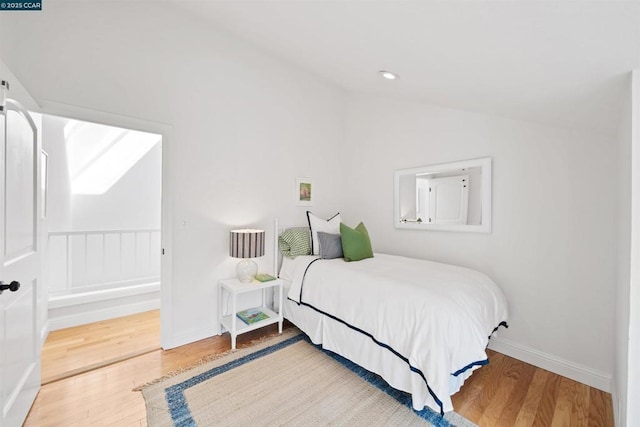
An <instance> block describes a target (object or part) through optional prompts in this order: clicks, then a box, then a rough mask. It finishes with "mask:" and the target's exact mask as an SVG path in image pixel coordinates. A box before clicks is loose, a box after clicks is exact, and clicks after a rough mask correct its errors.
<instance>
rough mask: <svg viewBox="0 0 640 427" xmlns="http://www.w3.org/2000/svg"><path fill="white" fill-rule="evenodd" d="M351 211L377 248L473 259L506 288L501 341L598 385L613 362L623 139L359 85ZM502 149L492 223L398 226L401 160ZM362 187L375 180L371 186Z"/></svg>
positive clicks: (351, 134) (352, 104)
mask: <svg viewBox="0 0 640 427" xmlns="http://www.w3.org/2000/svg"><path fill="white" fill-rule="evenodd" d="M348 105H349V106H348V113H347V123H348V132H347V142H346V148H345V153H346V155H347V156H348V157H349V158H351V159H352V161H353V164H352V166H351V167H350V168H349V169H350V173H349V175H348V177H347V180H346V182H347V186H346V188H345V190H346V191H347V192H348V193H350V194H357V195H358V196H357V197H353V198H350V199H348V201H347V202H346V205H345V208H344V209H343V211H344V213H345V214H344V216H343V217H344V218H345V220H346V222H347V223H349V224H356V223H357V222H358V221H360V220H363V221H364V222H365V224H366V225H367V228H368V229H369V231H370V234H371V239H372V243H373V246H374V250H375V251H379V252H390V253H398V254H402V255H408V256H413V257H418V258H427V259H433V260H438V261H443V262H448V263H452V264H457V265H462V266H467V267H472V268H476V269H478V270H480V271H483V272H485V273H487V274H488V275H489V276H490V277H492V278H493V279H494V280H495V281H496V282H497V283H498V284H499V285H500V286H501V288H502V289H503V290H504V292H505V294H506V296H507V299H508V301H509V304H510V319H509V324H510V328H509V329H508V330H504V331H501V332H500V338H499V340H496V341H495V342H494V343H493V344H494V345H495V344H497V343H501V350H502V351H504V352H507V353H511V354H512V355H516V356H518V357H519V358H522V359H525V360H527V361H530V362H531V363H535V364H537V365H544V366H543V367H546V368H547V369H553V370H555V371H556V372H561V373H563V374H564V375H568V376H571V377H573V378H576V379H579V380H581V381H583V382H588V383H590V384H592V385H595V386H597V387H600V388H604V389H609V387H610V384H609V383H610V379H611V375H612V371H613V351H612V346H613V331H614V319H613V318H614V302H615V297H614V292H613V290H614V288H615V285H614V283H615V278H616V259H615V252H616V245H617V240H616V227H617V226H616V222H617V207H616V202H617V191H616V190H615V186H616V185H617V183H618V180H617V169H616V167H617V156H616V151H617V150H616V144H615V138H614V137H609V136H603V135H597V134H594V133H580V132H574V131H569V130H565V129H561V128H555V127H549V126H543V125H538V124H534V123H528V122H521V121H515V120H508V119H503V118H500V117H492V116H487V115H481V114H474V113H468V112H463V111H457V110H450V109H444V108H437V107H433V106H428V105H421V104H415V103H410V102H401V101H394V100H391V99H384V98H376V97H366V96H356V95H354V96H352V97H350V100H349V104H348ZM484 156H490V157H492V158H493V206H492V207H493V232H492V233H491V234H479V233H466V234H465V233H459V232H438V231H414V230H396V229H394V227H393V172H394V170H395V169H400V168H409V167H417V166H421V165H428V164H437V163H443V162H448V161H455V160H464V159H470V158H477V157H484ZM364 189H370V191H366V190H364Z"/></svg>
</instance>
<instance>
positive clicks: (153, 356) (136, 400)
mask: <svg viewBox="0 0 640 427" xmlns="http://www.w3.org/2000/svg"><path fill="white" fill-rule="evenodd" d="M115 321H116V320H114V322H115ZM117 321H120V322H121V321H123V320H122V319H120V320H117ZM125 321H126V320H125ZM158 328H159V326H158ZM108 330H111V331H112V332H113V334H114V336H112V337H110V339H112V340H115V342H118V338H116V335H117V331H118V328H115V327H114V328H111V329H108ZM122 331H123V333H124V334H125V335H126V336H131V335H132V334H135V333H134V332H131V331H126V330H125V329H122ZM275 333H277V326H276V325H272V326H270V327H267V328H263V329H260V330H257V331H253V332H251V333H248V334H243V335H240V336H239V337H238V347H244V346H247V345H249V344H250V342H251V341H252V340H254V339H257V338H260V337H262V336H264V335H266V334H275ZM94 338H95V341H97V342H98V345H99V346H101V347H100V348H101V350H100V352H102V353H104V354H103V355H102V356H103V358H104V359H105V360H109V359H110V357H112V355H110V354H108V353H109V346H102V343H101V340H100V339H98V338H97V337H94ZM91 340H92V338H91V337H87V342H89V341H91ZM133 341H135V340H133ZM230 345H231V344H230V338H229V335H228V334H225V335H222V336H215V337H212V338H207V339H205V340H202V341H198V342H195V343H192V344H189V345H186V346H183V347H179V348H176V349H172V350H168V351H162V350H154V351H151V352H147V353H145V354H142V355H140V356H137V357H132V358H128V359H126V360H123V361H121V362H117V363H112V364H110V365H108V366H105V367H102V368H97V369H93V370H91V371H89V372H85V373H81V374H76V375H73V376H71V377H68V378H64V379H61V380H58V381H54V382H51V383H49V384H46V385H44V386H43V387H42V389H41V391H40V394H39V395H38V397H37V398H36V401H35V403H34V405H33V407H32V409H31V412H30V413H29V416H28V417H27V420H26V422H25V425H26V426H45V427H46V426H61V425H64V426H87V425H91V426H146V412H145V406H144V400H143V398H142V394H141V393H139V392H135V391H132V390H133V389H134V388H135V387H138V386H140V385H143V384H145V383H147V382H149V381H152V380H154V379H156V378H159V377H161V376H163V375H165V374H167V373H169V372H171V371H175V370H178V369H181V368H185V367H189V366H191V365H193V364H194V363H195V362H197V361H198V360H200V359H201V358H203V357H205V356H207V355H210V354H216V353H221V352H224V351H227V350H229V349H230ZM80 347H82V346H80ZM90 347H91V346H90V345H88V344H87V345H86V346H85V347H84V348H85V349H87V351H90V350H88V349H89V348H90ZM116 347H118V346H116ZM91 351H92V350H91ZM43 354H44V353H43ZM45 357H46V356H45ZM78 357H80V356H78ZM489 359H490V364H489V365H488V366H485V367H483V368H481V369H479V370H478V371H477V372H476V373H474V374H473V375H472V376H471V378H470V379H469V380H468V381H467V383H466V384H465V385H464V386H463V387H462V390H460V392H459V393H457V394H456V395H454V396H453V403H454V407H455V409H456V411H457V412H458V413H460V414H461V415H464V416H465V417H467V418H468V419H470V420H471V421H473V422H475V423H476V424H478V425H480V426H574V425H575V426H598V427H609V426H613V411H612V407H611V396H610V395H609V394H608V393H604V392H602V391H599V390H596V389H594V388H591V387H588V386H586V385H583V384H580V383H577V382H575V381H572V380H569V379H567V378H564V377H560V376H558V375H555V374H552V373H550V372H548V371H545V370H543V369H539V368H536V367H535V366H532V365H529V364H527V363H524V362H521V361H518V360H516V359H513V358H510V357H508V356H505V355H503V354H500V353H496V352H490V353H489ZM46 364H48V362H47V361H46V360H44V359H43V366H44V365H46Z"/></svg>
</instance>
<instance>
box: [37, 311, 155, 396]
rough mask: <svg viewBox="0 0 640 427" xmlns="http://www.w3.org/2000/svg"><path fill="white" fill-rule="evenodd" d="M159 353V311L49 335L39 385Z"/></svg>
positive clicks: (43, 352)
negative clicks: (125, 360) (144, 355)
mask: <svg viewBox="0 0 640 427" xmlns="http://www.w3.org/2000/svg"><path fill="white" fill-rule="evenodd" d="M159 349H160V310H152V311H147V312H144V313H138V314H134V315H132V316H126V317H120V318H117V319H112V320H107V321H103V322H95V323H90V324H88V325H82V326H76V327H73V328H66V329H60V330H57V331H53V332H51V333H49V336H48V337H47V341H46V342H45V344H44V346H43V347H42V384H47V383H50V382H52V381H57V380H59V379H62V378H66V377H68V376H72V375H77V374H80V373H82V372H86V371H90V370H92V369H95V368H98V367H101V366H105V365H109V364H111V363H114V362H118V361H121V360H124V359H128V358H131V357H134V356H138V355H141V354H144V353H148V352H150V351H153V350H159Z"/></svg>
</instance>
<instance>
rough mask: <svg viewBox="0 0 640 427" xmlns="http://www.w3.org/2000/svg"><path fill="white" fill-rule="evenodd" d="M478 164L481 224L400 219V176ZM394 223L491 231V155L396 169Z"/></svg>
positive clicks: (408, 226) (420, 226)
mask: <svg viewBox="0 0 640 427" xmlns="http://www.w3.org/2000/svg"><path fill="white" fill-rule="evenodd" d="M478 166H479V167H480V168H481V170H482V224H478V225H467V224H456V225H436V224H428V223H424V222H422V223H416V222H405V221H402V218H401V216H400V177H401V176H404V175H416V174H425V173H439V172H446V171H451V170H454V169H466V168H472V167H478ZM394 225H395V227H396V228H404V229H410V230H434V231H465V232H466V231H468V232H476V233H491V157H483V158H480V159H471V160H462V161H459V162H451V163H441V164H437V165H428V166H421V167H417V168H410V169H399V170H396V171H395V172H394Z"/></svg>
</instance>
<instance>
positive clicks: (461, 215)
mask: <svg viewBox="0 0 640 427" xmlns="http://www.w3.org/2000/svg"><path fill="white" fill-rule="evenodd" d="M394 181H395V204H396V205H395V226H396V227H397V228H409V229H414V230H450V231H479V232H491V158H489V157H486V158H482V159H472V160H463V161H459V162H452V163H441V164H435V165H427V166H421V167H417V168H410V169H401V170H397V171H395V173H394Z"/></svg>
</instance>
